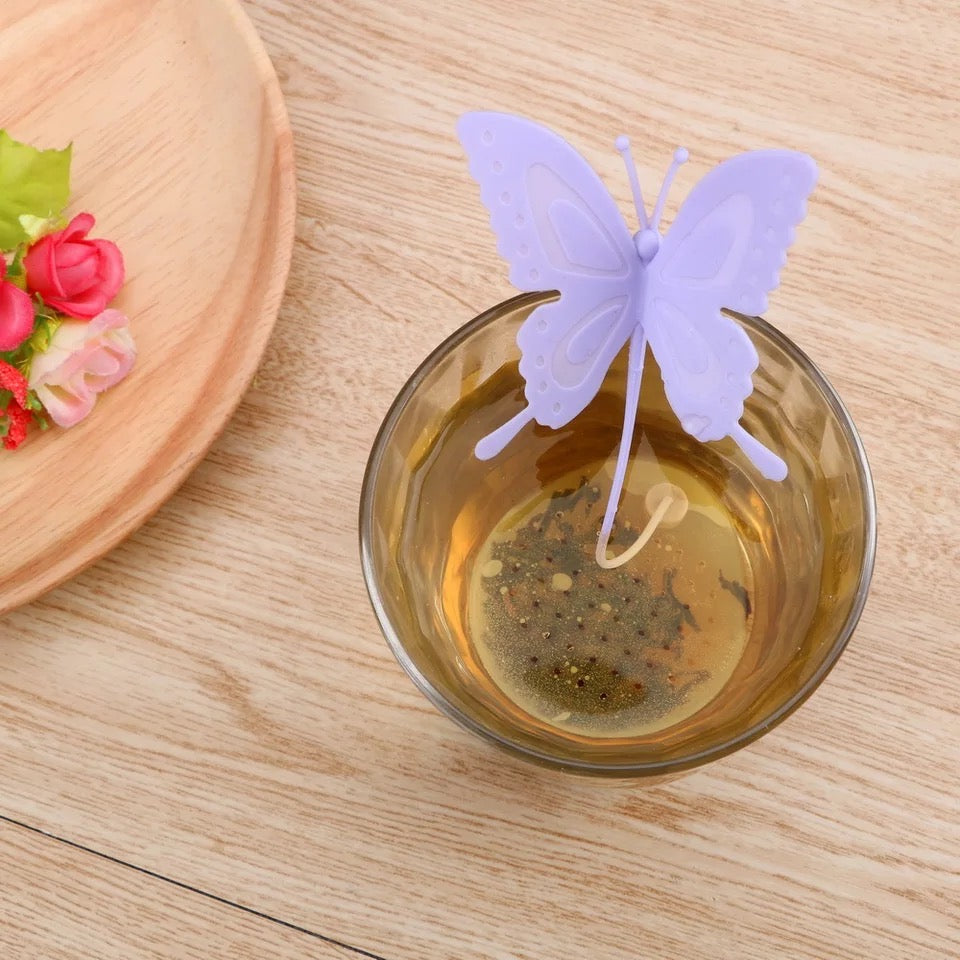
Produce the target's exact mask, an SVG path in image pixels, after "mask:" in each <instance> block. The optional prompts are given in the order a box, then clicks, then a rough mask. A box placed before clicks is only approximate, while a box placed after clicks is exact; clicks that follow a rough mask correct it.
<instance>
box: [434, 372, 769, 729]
mask: <svg viewBox="0 0 960 960" xmlns="http://www.w3.org/2000/svg"><path fill="white" fill-rule="evenodd" d="M494 388H495V385H494ZM475 401H476V398H474V401H473V402H468V403H467V404H465V405H464V406H463V407H462V408H459V409H455V410H454V411H453V413H452V416H451V422H450V430H449V433H448V435H449V436H451V437H452V436H454V435H455V431H456V430H457V424H458V423H459V424H460V426H464V425H465V424H466V423H467V422H469V423H470V425H471V430H472V431H476V430H477V429H480V427H479V424H478V420H480V421H482V420H483V419H485V418H486V415H487V413H486V410H487V408H484V407H483V406H482V405H481V406H479V407H478V406H477V405H476V402H475ZM493 419H494V417H493V416H492V415H491V422H492V421H493ZM618 419H619V418H618V416H617V398H615V397H613V396H612V395H609V394H607V395H601V397H600V398H598V402H595V404H594V405H593V406H592V407H591V408H590V409H588V410H587V411H586V412H585V413H584V414H583V415H582V417H581V418H580V419H579V420H578V422H577V424H576V425H575V427H574V435H573V436H567V437H566V438H564V439H552V440H551V439H550V438H549V437H545V438H544V441H543V442H546V443H547V444H549V446H548V448H547V451H546V452H545V453H544V454H541V456H540V457H538V458H536V459H532V458H531V460H530V461H529V463H528V464H527V468H528V469H529V470H530V471H531V474H532V475H533V476H535V477H537V478H538V480H539V482H537V483H536V484H535V485H531V484H529V483H526V484H524V483H523V481H522V478H520V477H518V478H517V481H516V482H514V483H508V484H507V487H508V489H512V490H518V491H519V490H522V489H524V487H526V490H527V493H526V494H525V495H523V496H522V497H521V498H520V500H519V502H517V503H513V504H509V505H507V504H506V503H505V502H504V500H503V499H502V498H497V499H496V500H494V501H491V502H490V510H489V511H488V512H481V511H478V510H474V509H471V507H470V506H469V505H467V506H466V508H465V510H464V512H463V513H462V514H461V516H460V518H458V519H459V521H460V522H455V523H454V525H453V536H452V538H451V541H450V549H449V557H448V562H447V563H446V564H445V565H444V566H445V570H446V576H445V578H444V585H443V591H442V596H443V600H444V603H450V604H454V605H455V606H456V609H455V610H448V611H447V614H448V619H449V621H450V622H451V623H452V624H455V625H456V626H457V628H458V629H457V631H456V636H455V641H456V644H457V646H458V649H459V652H460V656H461V658H462V662H463V663H464V664H465V665H466V666H467V669H469V670H470V671H471V672H472V673H473V674H474V676H475V678H476V680H477V682H478V683H480V684H481V685H482V686H483V687H484V689H485V690H486V692H487V694H488V695H489V696H490V697H491V698H493V699H495V700H497V701H498V702H499V708H500V709H501V710H502V711H503V712H504V713H505V714H510V715H513V716H514V717H515V718H517V719H523V720H525V721H527V722H530V721H534V722H537V723H540V724H545V725H548V726H550V727H553V728H555V729H556V730H558V731H564V732H566V733H569V734H574V735H577V736H579V737H593V738H611V737H615V738H632V737H644V736H649V735H651V734H655V733H656V732H658V731H660V730H663V729H664V728H667V727H670V726H673V725H675V724H678V723H680V722H681V721H683V720H684V719H686V718H688V717H690V716H692V715H693V714H695V713H697V712H698V711H700V710H702V709H703V708H704V707H705V706H706V705H707V704H709V703H710V701H711V700H713V699H714V698H715V697H716V696H717V695H718V694H719V693H720V692H721V691H722V690H723V688H724V686H725V685H726V684H727V683H728V681H729V680H730V678H731V676H732V675H733V672H734V670H735V668H736V666H737V665H738V663H740V661H741V659H742V658H743V655H744V651H745V649H746V647H747V645H748V643H749V641H750V637H751V634H752V631H753V626H754V623H755V622H756V621H757V619H758V617H760V618H765V617H766V616H768V615H769V611H770V610H771V609H772V605H775V604H776V603H777V598H778V595H779V594H780V592H781V589H782V586H781V583H780V582H779V581H781V580H782V577H783V571H782V568H781V566H780V564H779V563H778V562H777V556H776V550H775V545H774V544H773V543H772V542H771V541H772V539H773V526H772V524H771V522H770V518H769V517H768V516H767V514H766V511H765V509H764V506H763V500H762V498H761V497H759V496H758V495H757V494H756V491H755V489H754V487H753V484H752V482H751V478H750V477H749V475H748V474H747V473H746V472H740V471H736V472H732V471H730V470H729V468H726V469H722V470H721V469H718V468H719V464H718V463H714V464H712V465H711V464H710V463H709V453H708V454H707V455H706V461H707V462H704V460H705V458H704V457H703V456H702V455H698V451H697V450H696V448H695V447H693V446H692V445H691V444H690V443H689V441H688V440H687V439H686V437H685V435H684V434H683V433H682V431H681V430H680V428H679V425H677V426H676V427H675V428H674V429H670V425H669V423H668V422H666V421H655V422H653V423H650V424H648V425H647V426H646V427H645V428H644V429H643V432H642V433H641V435H640V438H639V442H638V443H637V444H636V449H635V451H634V456H633V461H632V465H631V470H630V475H629V480H628V484H627V488H626V490H625V494H624V497H623V500H622V502H621V507H620V511H619V513H618V525H617V526H615V528H614V534H613V536H612V538H611V544H610V546H611V549H613V550H616V551H617V552H620V551H622V550H624V549H626V548H627V547H628V546H629V545H630V543H632V542H633V540H634V539H635V537H636V535H637V532H638V531H639V529H640V528H642V527H643V526H644V525H645V524H646V523H647V522H648V520H649V518H650V514H651V513H652V512H653V511H652V509H651V505H652V503H651V496H650V495H651V493H654V494H655V493H656V492H657V491H658V490H662V489H664V488H665V487H666V488H669V489H672V490H673V491H674V494H675V498H676V501H677V505H678V507H679V510H677V511H674V515H673V516H671V513H670V512H669V511H668V512H667V514H666V516H665V517H664V518H663V519H662V520H661V522H660V523H659V525H658V526H657V527H656V529H655V530H654V532H653V534H652V536H651V538H650V540H649V542H648V543H647V544H646V545H645V546H644V548H643V549H642V550H641V551H640V552H639V553H638V554H637V556H636V557H634V558H633V559H632V560H630V561H629V562H628V563H626V564H625V565H624V566H621V567H618V568H616V569H612V570H606V569H602V568H601V567H600V566H598V564H597V562H596V559H595V557H594V553H595V549H596V544H597V535H598V530H599V527H600V521H601V519H602V514H603V510H604V505H605V503H606V496H607V493H608V491H609V489H610V480H611V474H612V465H613V458H614V456H615V452H616V451H615V443H616V440H617V437H618V427H619V424H618ZM586 436H590V437H592V438H593V440H592V442H589V443H584V442H583V439H582V438H583V437H586ZM601 450H604V451H606V453H607V455H606V456H598V455H597V453H598V451H601ZM691 458H692V459H691ZM524 459H526V458H525V457H524V456H523V454H522V453H518V454H516V455H515V456H514V458H513V460H512V461H511V463H510V465H509V466H508V467H507V468H506V469H508V470H511V471H514V470H518V469H521V463H522V461H523V460H524ZM747 469H749V466H748V467H747ZM503 507H506V509H505V510H504V512H503V513H502V514H499V511H500V510H501V509H502V508H503Z"/></svg>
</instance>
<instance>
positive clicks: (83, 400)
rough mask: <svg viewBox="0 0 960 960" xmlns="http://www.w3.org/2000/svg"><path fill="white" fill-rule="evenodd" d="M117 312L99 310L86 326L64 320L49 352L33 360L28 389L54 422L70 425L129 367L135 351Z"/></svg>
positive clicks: (135, 353) (122, 376) (125, 323)
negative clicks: (101, 311)
mask: <svg viewBox="0 0 960 960" xmlns="http://www.w3.org/2000/svg"><path fill="white" fill-rule="evenodd" d="M128 323H129V321H128V320H127V318H126V317H125V316H124V315H123V314H122V313H120V311H119V310H105V311H104V312H103V313H101V314H100V315H99V316H98V317H95V318H94V319H93V320H91V321H90V322H89V323H87V322H84V321H81V320H65V321H64V322H63V323H61V324H60V326H59V327H58V328H57V330H56V332H55V333H54V335H53V337H52V338H51V340H50V346H49V348H48V349H47V350H46V351H45V352H43V353H38V354H37V355H36V356H35V357H34V358H33V364H32V365H31V368H30V389H31V390H35V391H36V392H37V397H38V398H39V399H40V402H41V403H42V404H43V406H44V407H45V408H46V411H47V413H49V414H50V418H51V419H52V420H53V422H54V423H56V424H58V425H59V426H61V427H72V426H74V425H75V424H77V423H79V422H80V421H81V420H83V418H84V417H86V416H87V414H88V413H90V411H91V410H92V409H93V405H94V404H95V403H96V402H97V394H98V393H103V391H104V390H109V389H110V387H112V386H114V385H116V384H118V383H119V382H120V381H121V380H122V379H123V378H124V377H125V376H126V375H127V374H128V373H129V372H130V369H131V368H132V367H133V361H134V360H135V359H136V356H137V350H136V347H135V346H134V343H133V337H131V336H130V331H129V329H128Z"/></svg>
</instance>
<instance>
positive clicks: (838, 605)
mask: <svg viewBox="0 0 960 960" xmlns="http://www.w3.org/2000/svg"><path fill="white" fill-rule="evenodd" d="M554 297H555V294H528V295H524V296H521V297H517V298H515V299H513V300H510V301H508V302H506V303H503V304H500V305H499V306H497V307H494V308H493V309H491V310H489V311H487V312H486V313H484V314H482V315H481V316H479V317H477V318H476V319H475V320H473V321H471V322H470V323H468V324H467V325H466V326H465V327H463V328H462V329H461V330H459V331H458V332H457V333H455V334H454V335H453V336H452V337H450V338H449V339H448V340H447V341H446V342H444V343H443V344H441V345H440V346H439V347H438V348H437V349H436V350H435V351H434V352H433V353H432V354H431V355H430V356H429V357H428V358H427V360H426V361H425V362H424V363H423V364H422V366H421V367H420V369H419V370H417V372H416V373H415V374H414V375H413V376H412V377H411V378H410V380H409V381H408V382H407V384H406V386H405V387H404V388H403V390H402V391H401V392H400V394H399V396H398V397H397V399H396V400H395V401H394V404H393V406H392V407H391V409H390V411H389V413H388V414H387V417H386V419H385V420H384V423H383V425H382V426H381V429H380V432H379V434H378V436H377V439H376V441H375V443H374V446H373V450H372V452H371V455H370V460H369V463H368V465H367V473H366V477H365V479H364V487H363V493H362V497H361V506H360V542H361V555H362V562H363V570H364V576H365V578H366V583H367V588H368V590H369V593H370V598H371V601H372V604H373V607H374V611H375V613H376V615H377V618H378V620H379V622H380V626H381V628H382V630H383V632H384V635H385V636H386V638H387V641H388V643H389V644H390V647H391V649H392V650H393V652H394V654H395V655H396V657H397V659H398V660H399V661H400V663H401V665H402V666H403V667H404V669H405V670H406V671H407V673H408V674H409V675H410V676H411V678H412V679H413V680H414V682H415V683H416V684H417V686H418V687H419V688H420V689H421V690H422V691H423V693H424V694H426V696H427V697H429V699H430V700H431V701H432V702H433V703H434V704H435V705H436V706H437V707H438V708H439V709H440V710H441V711H443V712H444V713H445V714H446V715H447V716H449V717H451V718H452V719H454V720H456V721H458V722H459V723H461V724H462V725H463V726H465V727H466V728H467V729H469V730H472V731H473V732H475V733H477V734H480V735H481V736H483V737H485V738H487V739H488V740H491V741H492V742H493V743H495V744H497V745H498V746H501V747H504V748H506V749H508V750H510V751H512V752H514V753H516V754H519V755H521V756H523V757H525V758H527V759H530V760H534V761H536V762H539V763H541V764H546V765H548V766H552V767H556V768H561V769H565V770H570V771H576V772H580V773H588V774H597V775H606V776H614V777H658V778H659V777H662V776H664V775H669V774H675V773H678V772H680V771H683V770H686V769H690V768H692V767H694V766H697V765H699V764H702V763H705V762H707V761H709V760H712V759H716V758H718V757H721V756H723V755H725V754H727V753H730V752H731V751H733V750H736V749H738V748H739V747H742V746H744V745H745V744H747V743H749V742H751V741H752V740H754V739H756V738H757V737H759V736H761V735H762V734H763V733H765V732H766V731H767V730H769V729H771V728H772V727H773V726H775V725H776V724H777V723H779V722H780V721H781V720H783V719H784V718H785V717H786V716H788V715H789V714H790V713H791V712H792V711H793V710H794V709H795V708H796V707H797V706H799V705H800V704H801V703H802V702H803V701H804V700H805V699H806V698H807V697H808V696H809V695H810V694H811V693H812V692H813V691H814V690H815V689H816V687H817V686H818V685H819V684H820V682H821V681H822V680H823V678H824V677H825V676H826V674H827V673H828V672H829V670H830V669H831V667H832V666H833V665H834V663H836V661H837V659H838V657H839V656H840V654H841V653H842V651H843V649H844V647H845V645H846V643H847V641H848V640H849V638H850V635H851V633H852V632H853V629H854V627H855V626H856V623H857V621H858V619H859V617H860V613H861V611H862V609H863V605H864V602H865V600H866V595H867V590H868V587H869V582H870V576H871V573H872V568H873V559H874V551H875V542H876V519H875V504H874V493H873V487H872V482H871V478H870V472H869V467H868V465H867V461H866V457H865V454H864V451H863V447H862V445H861V443H860V440H859V438H858V436H857V433H856V430H855V428H854V426H853V423H852V422H851V420H850V417H849V415H848V414H847V412H846V410H845V409H844V407H843V405H842V404H841V402H840V400H839V398H838V397H837V395H836V394H835V393H834V391H833V389H832V388H831V387H830V385H829V384H828V383H827V381H826V380H825V379H824V377H823V376H822V374H821V373H820V372H819V371H818V370H817V368H816V367H815V366H814V365H813V364H812V363H811V362H810V360H809V359H808V358H807V357H806V356H805V355H804V354H803V353H802V352H801V351H800V350H799V349H798V348H797V347H796V346H795V345H794V344H793V343H792V342H791V341H790V340H788V339H787V338H786V337H784V336H783V335H782V334H781V333H779V332H778V331H777V330H775V329H774V328H773V327H771V326H770V325H769V324H767V323H766V322H765V321H763V320H761V319H758V318H748V317H742V316H737V319H738V321H739V322H740V323H741V324H742V325H743V327H744V328H745V329H746V331H747V333H748V334H749V336H750V338H751V340H752V341H753V343H754V345H755V347H756V349H757V352H758V354H759V357H760V365H759V368H758V369H757V371H756V373H755V374H754V392H753V394H752V395H751V397H750V398H749V399H748V401H747V403H746V405H745V412H744V417H743V419H742V423H743V424H744V426H745V427H746V428H747V429H748V430H749V431H750V432H751V433H752V434H754V435H755V436H756V437H757V438H758V439H759V440H760V441H761V442H763V443H764V444H766V445H767V446H769V447H770V448H771V449H772V450H774V451H776V452H777V453H778V454H780V455H781V456H782V457H783V458H784V459H785V460H786V462H787V464H788V467H789V476H788V477H787V479H786V480H785V481H783V482H782V483H772V482H767V481H764V480H763V479H762V478H761V477H759V476H758V475H757V474H756V471H755V470H754V469H753V467H752V466H751V465H750V464H749V463H748V462H747V461H746V459H745V458H744V457H743V454H742V453H741V452H740V451H739V449H738V448H737V447H736V446H735V445H734V444H733V442H732V441H731V440H729V439H728V440H724V441H722V442H720V443H710V444H700V443H698V442H697V441H695V440H693V439H692V438H690V437H688V436H687V435H686V434H684V433H683V432H682V430H681V429H680V427H679V425H678V424H677V422H676V418H675V416H674V415H673V413H672V411H671V410H670V408H669V405H668V403H667V400H666V397H665V396H664V392H663V385H662V382H661V380H660V377H659V375H658V371H657V370H656V368H655V365H654V363H653V361H652V360H651V359H649V358H648V361H647V368H646V373H645V376H644V381H643V389H642V394H641V399H640V408H639V414H638V429H637V438H635V441H634V444H635V446H634V449H635V451H636V449H637V444H639V443H640V442H641V439H640V438H641V437H642V436H644V435H646V436H648V437H652V438H654V442H655V443H658V442H659V443H667V442H668V441H669V444H668V446H669V449H670V450H671V451H672V453H673V455H674V456H677V457H679V458H680V459H681V460H682V461H683V462H684V463H685V464H686V465H687V467H688V468H692V470H693V471H694V472H695V473H696V475H697V476H698V477H703V478H705V479H706V480H708V481H713V482H716V484H717V485H718V487H719V488H720V489H722V490H723V491H724V493H723V496H724V497H727V498H729V501H730V507H731V514H732V515H734V516H737V515H741V516H743V517H745V518H746V520H745V521H744V523H743V530H742V533H743V536H742V542H743V544H744V546H743V549H744V551H745V552H746V553H748V554H750V553H751V551H753V555H752V556H749V557H748V560H749V561H750V563H752V565H753V566H754V567H758V566H761V567H762V566H763V565H769V566H770V568H771V569H773V568H774V567H775V568H776V570H777V572H778V575H777V577H775V578H771V580H770V582H771V583H772V584H775V586H771V587H769V588H768V589H765V590H761V591H759V592H758V593H757V595H756V596H755V598H754V603H753V607H754V609H753V610H752V611H751V612H750V635H749V638H748V641H747V643H746V645H745V647H744V652H743V655H742V656H741V658H740V659H739V661H738V662H737V663H736V665H735V667H734V668H733V670H732V673H731V675H730V677H729V679H728V680H727V681H726V683H725V684H724V686H723V687H722V689H720V691H719V692H718V693H717V694H716V695H715V696H714V697H713V699H712V700H710V701H709V702H708V703H706V704H705V705H704V706H702V707H701V708H700V709H698V710H696V711H695V712H694V713H693V714H692V715H690V716H687V717H685V718H683V719H682V720H681V721H679V722H677V723H675V724H673V725H670V726H667V727H665V728H663V729H659V730H656V732H654V733H650V734H648V735H644V736H629V737H627V736H624V737H610V736H604V737H589V736H584V735H581V734H577V733H571V732H570V731H568V730H563V729H558V728H556V727H553V726H551V725H550V724H549V723H545V722H544V721H543V720H541V719H537V718H536V717H534V716H532V715H530V714H527V713H525V712H524V711H523V710H521V709H517V707H516V705H512V706H511V705H509V704H507V705H506V706H505V702H504V694H503V691H502V690H499V689H498V688H497V687H496V685H495V684H493V683H492V682H491V678H490V676H489V675H488V674H487V673H486V671H485V670H484V668H483V666H482V665H481V662H480V659H479V658H478V657H477V656H475V655H473V653H472V650H471V647H472V641H471V637H470V624H469V618H468V616H467V615H466V612H465V609H466V604H465V600H464V597H465V594H466V591H467V590H468V588H469V583H470V579H471V569H472V567H473V566H474V565H475V563H476V561H477V557H478V555H479V551H480V548H481V547H482V545H483V544H484V542H485V541H486V540H487V538H488V536H489V534H490V533H491V532H492V531H493V529H494V528H495V527H496V526H497V524H498V523H499V522H500V521H501V520H502V518H503V517H504V516H505V515H506V514H508V513H509V512H510V511H511V510H513V509H515V508H516V507H518V506H519V505H520V504H522V503H524V502H526V501H528V500H530V499H531V498H532V497H534V496H536V495H537V493H538V492H540V491H542V490H545V489H548V488H549V487H550V484H551V483H552V482H554V481H556V480H558V479H560V471H561V469H563V470H569V466H570V457H571V451H576V455H577V456H582V458H583V460H584V462H585V463H586V462H588V461H589V462H594V463H595V462H597V461H601V462H602V461H603V460H604V459H609V460H610V461H612V460H613V459H614V458H615V456H616V446H617V443H618V441H619V436H620V427H621V422H622V412H623V397H624V392H625V385H626V361H625V356H624V353H625V351H624V352H623V353H622V354H621V356H620V357H618V359H617V360H616V361H615V363H614V365H613V366H612V367H611V369H610V372H609V374H608V376H607V378H606V380H605V382H604V385H603V387H602V389H601V392H600V394H599V395H598V397H597V399H596V400H595V401H594V402H593V404H591V407H589V408H588V409H587V410H586V411H585V412H584V413H583V414H581V415H580V417H578V418H576V419H575V420H574V421H573V422H572V423H571V424H569V425H568V426H567V427H566V428H564V429H562V430H558V431H551V430H547V429H545V428H541V427H539V426H530V427H527V428H525V430H524V431H523V432H522V433H521V435H520V436H519V437H518V438H517V439H516V440H515V441H514V442H513V443H512V444H511V445H510V446H509V447H508V448H507V450H505V451H504V453H503V454H501V455H500V457H498V458H496V459H494V460H492V461H488V462H481V461H478V460H477V459H476V458H475V457H474V456H473V447H474V445H475V444H476V442H477V440H479V439H480V438H481V437H482V436H484V435H485V434H486V433H487V432H489V430H490V429H492V428H494V427H496V426H497V425H499V424H500V423H504V422H506V420H507V419H509V418H510V417H511V416H512V415H513V414H515V413H517V412H518V411H519V410H520V409H521V407H522V406H523V405H524V399H523V380H522V379H521V377H520V374H519V372H518V370H517V359H518V356H517V347H516V334H517V329H518V327H519V326H520V324H521V323H522V322H523V320H524V319H525V318H526V317H527V316H528V315H529V313H530V312H531V311H532V310H533V309H534V308H535V307H536V306H538V305H539V304H541V303H543V302H546V301H547V300H550V299H553V298H554ZM591 413H592V416H591ZM598 423H600V424H603V425H604V426H603V427H602V429H600V428H598V427H597V424H598ZM583 424H588V425H589V426H588V427H584V426H583ZM561 454H563V455H562V456H561ZM744 478H748V479H744ZM606 494H607V490H603V499H605V497H606ZM601 502H602V501H601ZM757 518H760V519H757ZM748 521H749V522H748ZM756 524H760V526H761V527H762V528H763V529H764V530H765V531H766V532H765V534H764V535H763V536H759V535H757V534H755V533H753V532H751V531H752V530H753V529H754V526H755V525H756ZM625 629H626V627H625Z"/></svg>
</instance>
